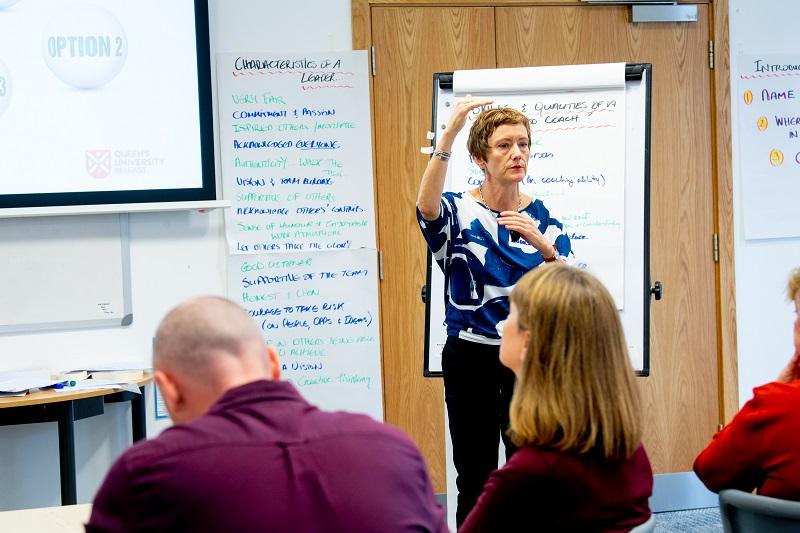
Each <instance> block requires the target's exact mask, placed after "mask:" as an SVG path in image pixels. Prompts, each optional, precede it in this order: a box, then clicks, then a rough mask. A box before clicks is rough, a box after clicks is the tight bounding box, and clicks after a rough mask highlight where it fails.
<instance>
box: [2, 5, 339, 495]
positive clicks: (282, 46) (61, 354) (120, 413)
mask: <svg viewBox="0 0 800 533" xmlns="http://www.w3.org/2000/svg"><path fill="white" fill-rule="evenodd" d="M209 3H210V4H211V6H210V11H211V39H212V50H215V51H216V52H235V51H278V52H290V51H291V52H314V51H333V50H351V49H352V41H351V39H352V37H351V26H350V2H349V0H295V1H294V2H276V1H264V0H210V1H209ZM130 233H131V239H130V242H131V284H132V301H133V313H134V322H133V324H132V325H131V326H130V327H127V328H113V329H102V330H93V331H91V330H85V331H71V332H57V333H42V334H25V335H7V336H0V371H3V370H9V369H12V368H13V369H16V368H33V367H42V366H44V367H49V368H82V367H86V366H91V365H92V364H95V365H96V364H97V363H98V362H101V361H111V360H125V361H130V360H133V359H136V360H139V361H141V362H142V363H145V364H149V361H150V354H151V343H152V335H153V332H154V331H155V326H156V324H157V323H158V321H159V320H160V319H161V317H162V316H163V315H164V313H165V312H166V311H167V310H168V309H170V308H171V307H172V306H173V305H175V304H177V303H178V302H180V301H181V300H184V299H186V298H188V297H191V296H195V295H198V294H224V292H225V279H226V278H225V264H226V263H225V242H224V235H223V227H222V214H221V212H219V211H215V212H209V213H197V212H175V213H149V214H133V215H130ZM152 395H153V391H152V388H151V387H148V389H147V391H146V400H147V417H148V433H149V434H150V435H151V436H152V435H154V434H156V433H157V432H158V431H160V430H161V429H163V428H164V427H166V425H167V424H166V423H164V422H162V421H158V422H156V421H155V420H154V413H153V401H152V400H153V396H152ZM75 433H76V443H75V444H76V458H77V460H76V463H77V474H78V501H79V503H81V502H90V501H91V500H92V498H93V497H94V494H95V492H96V490H97V488H98V486H99V484H100V483H101V482H102V480H103V477H104V476H105V473H106V472H107V470H108V468H109V467H110V466H111V463H112V462H113V461H114V459H116V457H117V456H119V454H121V453H122V452H123V451H124V449H125V448H126V447H127V446H128V445H129V444H130V439H131V436H130V407H129V406H128V404H112V405H108V406H106V413H105V414H104V415H102V416H98V417H94V418H89V419H86V420H81V421H78V422H76V424H75ZM0 487H2V490H0V510H8V509H22V508H31V507H44V506H51V505H59V504H60V489H59V475H58V433H57V430H56V425H55V424H54V423H50V424H34V425H26V426H9V427H0Z"/></svg>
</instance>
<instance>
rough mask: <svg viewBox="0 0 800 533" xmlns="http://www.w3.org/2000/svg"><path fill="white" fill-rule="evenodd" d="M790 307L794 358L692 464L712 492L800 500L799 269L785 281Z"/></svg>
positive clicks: (757, 390)
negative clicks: (726, 490)
mask: <svg viewBox="0 0 800 533" xmlns="http://www.w3.org/2000/svg"><path fill="white" fill-rule="evenodd" d="M788 294H789V299H790V300H793V301H794V308H795V314H797V315H798V316H797V317H796V318H795V321H794V355H793V356H792V358H791V359H790V360H789V363H788V364H787V365H786V367H785V368H784V369H783V370H782V371H781V373H780V374H779V375H778V378H777V379H776V380H775V381H773V382H772V383H767V384H766V385H762V386H761V387H756V388H755V389H753V398H752V399H751V400H750V401H749V402H747V403H746V404H745V405H744V407H742V409H741V411H739V413H738V414H737V415H736V416H735V417H734V418H733V420H731V422H730V423H729V424H728V425H727V426H725V428H724V429H723V430H722V431H720V432H718V433H717V434H716V435H714V438H713V439H712V441H711V443H710V444H709V445H708V446H707V447H706V449H705V450H703V451H702V452H701V453H700V455H699V456H697V459H696V460H695V462H694V471H695V473H696V474H697V477H699V478H700V480H701V481H702V482H703V483H705V485H706V487H708V489H709V490H711V491H713V492H719V491H721V490H723V489H739V490H744V491H747V492H751V491H752V490H753V489H756V490H757V491H758V493H759V494H761V495H763V496H772V497H773V498H783V499H785V500H800V314H799V313H798V312H799V311H800V269H796V270H795V271H794V272H792V274H791V276H790V277H789V286H788Z"/></svg>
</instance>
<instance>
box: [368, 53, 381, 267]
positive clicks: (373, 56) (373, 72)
mask: <svg viewBox="0 0 800 533" xmlns="http://www.w3.org/2000/svg"><path fill="white" fill-rule="evenodd" d="M369 56H370V59H371V60H372V77H373V78H374V77H375V72H376V71H377V69H376V67H375V47H374V46H370V47H369ZM381 279H383V278H381Z"/></svg>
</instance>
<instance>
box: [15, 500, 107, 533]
mask: <svg viewBox="0 0 800 533" xmlns="http://www.w3.org/2000/svg"><path fill="white" fill-rule="evenodd" d="M91 514H92V504H91V503H83V504H81V505H63V506H61V507H40V508H38V509H23V510H20V511H4V512H2V513H0V531H13V532H14V533H41V532H42V531H48V532H50V533H78V532H80V533H83V532H84V531H85V529H84V527H83V525H84V524H85V523H86V522H88V521H89V516H90V515H91Z"/></svg>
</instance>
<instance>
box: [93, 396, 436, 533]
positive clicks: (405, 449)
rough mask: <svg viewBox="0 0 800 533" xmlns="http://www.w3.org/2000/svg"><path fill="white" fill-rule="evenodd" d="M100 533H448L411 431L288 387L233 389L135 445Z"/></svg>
mask: <svg viewBox="0 0 800 533" xmlns="http://www.w3.org/2000/svg"><path fill="white" fill-rule="evenodd" d="M86 530H87V531H88V532H94V531H115V532H121V531H172V532H175V531H192V532H201V531H214V532H219V531H236V532H247V531H276V532H280V531H291V532H304V531H330V532H337V531H342V532H344V531H347V532H367V531H370V532H372V531H375V532H378V531H380V532H384V531H386V532H393V531H399V532H402V531H414V532H422V531H432V532H440V531H447V526H446V524H445V519H444V511H443V510H442V508H441V506H440V505H439V504H438V503H437V502H436V499H435V497H434V494H433V488H432V486H431V482H430V479H429V478H428V473H427V470H426V466H425V462H424V461H423V459H422V457H421V456H420V454H419V452H418V451H417V448H416V447H415V446H414V444H413V443H412V442H411V441H410V440H409V438H408V437H406V436H405V435H404V434H403V433H401V432H400V431H399V430H397V429H394V428H392V427H390V426H387V425H384V424H380V423H378V422H375V421H374V420H372V419H371V418H369V417H367V416H364V415H356V414H352V413H344V412H336V413H330V412H325V411H321V410H319V409H317V408H316V407H314V406H312V405H310V404H309V403H307V402H306V401H305V400H304V399H303V398H302V397H301V396H300V395H299V394H298V392H297V391H296V390H295V389H294V387H293V386H292V385H291V384H289V383H287V382H280V381H256V382H253V383H249V384H247V385H243V386H241V387H238V388H236V389H232V390H229V391H228V392H227V393H226V394H225V395H224V396H223V397H222V398H221V399H220V400H219V401H218V402H217V403H216V404H215V405H214V406H212V408H211V409H210V410H209V412H208V413H207V414H206V415H205V416H203V417H201V418H200V419H198V420H196V421H194V422H192V423H191V424H186V425H176V426H173V427H171V428H169V429H167V430H166V431H164V432H163V433H162V434H161V435H159V436H158V437H157V438H155V439H153V440H149V441H143V442H140V443H137V444H135V445H134V446H132V447H131V448H129V449H128V450H127V451H126V452H125V453H124V454H123V455H122V457H120V458H119V460H117V462H116V463H115V464H114V465H113V466H112V468H111V470H110V472H109V473H108V476H107V477H106V479H105V481H104V482H103V485H102V487H101V488H100V490H99V492H98V493H97V496H96V498H95V501H94V506H93V508H92V515H91V518H90V520H89V523H88V524H87V526H86Z"/></svg>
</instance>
